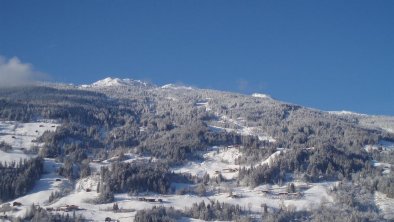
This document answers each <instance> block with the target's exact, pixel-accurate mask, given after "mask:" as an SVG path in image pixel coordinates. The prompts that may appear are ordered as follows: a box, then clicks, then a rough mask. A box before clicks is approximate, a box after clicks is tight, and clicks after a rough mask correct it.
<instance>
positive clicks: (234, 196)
mask: <svg viewBox="0 0 394 222" xmlns="http://www.w3.org/2000/svg"><path fill="white" fill-rule="evenodd" d="M228 197H231V198H235V199H239V198H242V196H241V195H240V194H231V195H229V196H228Z"/></svg>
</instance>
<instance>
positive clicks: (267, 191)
mask: <svg viewBox="0 0 394 222" xmlns="http://www.w3.org/2000/svg"><path fill="white" fill-rule="evenodd" d="M261 192H262V193H263V194H269V193H270V191H269V190H262V191H261Z"/></svg>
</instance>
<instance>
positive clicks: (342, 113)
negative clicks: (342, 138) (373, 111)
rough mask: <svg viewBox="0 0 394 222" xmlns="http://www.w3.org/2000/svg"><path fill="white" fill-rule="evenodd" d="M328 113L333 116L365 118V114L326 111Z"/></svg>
mask: <svg viewBox="0 0 394 222" xmlns="http://www.w3.org/2000/svg"><path fill="white" fill-rule="evenodd" d="M328 113H330V114H333V115H343V116H351V115H353V116H367V115H366V114H362V113H356V112H352V111H347V110H342V111H328Z"/></svg>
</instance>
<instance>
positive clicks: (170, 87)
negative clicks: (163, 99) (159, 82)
mask: <svg viewBox="0 0 394 222" xmlns="http://www.w3.org/2000/svg"><path fill="white" fill-rule="evenodd" d="M160 88H161V89H175V90H177V89H184V90H193V87H191V86H182V85H177V84H172V83H170V84H166V85H163V86H161V87H160Z"/></svg>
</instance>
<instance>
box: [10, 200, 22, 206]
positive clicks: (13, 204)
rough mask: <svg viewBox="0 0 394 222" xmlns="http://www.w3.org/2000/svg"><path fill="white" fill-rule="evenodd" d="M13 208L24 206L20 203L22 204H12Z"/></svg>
mask: <svg viewBox="0 0 394 222" xmlns="http://www.w3.org/2000/svg"><path fill="white" fill-rule="evenodd" d="M12 206H14V207H20V206H22V203H20V202H16V201H15V202H14V203H12Z"/></svg>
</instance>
